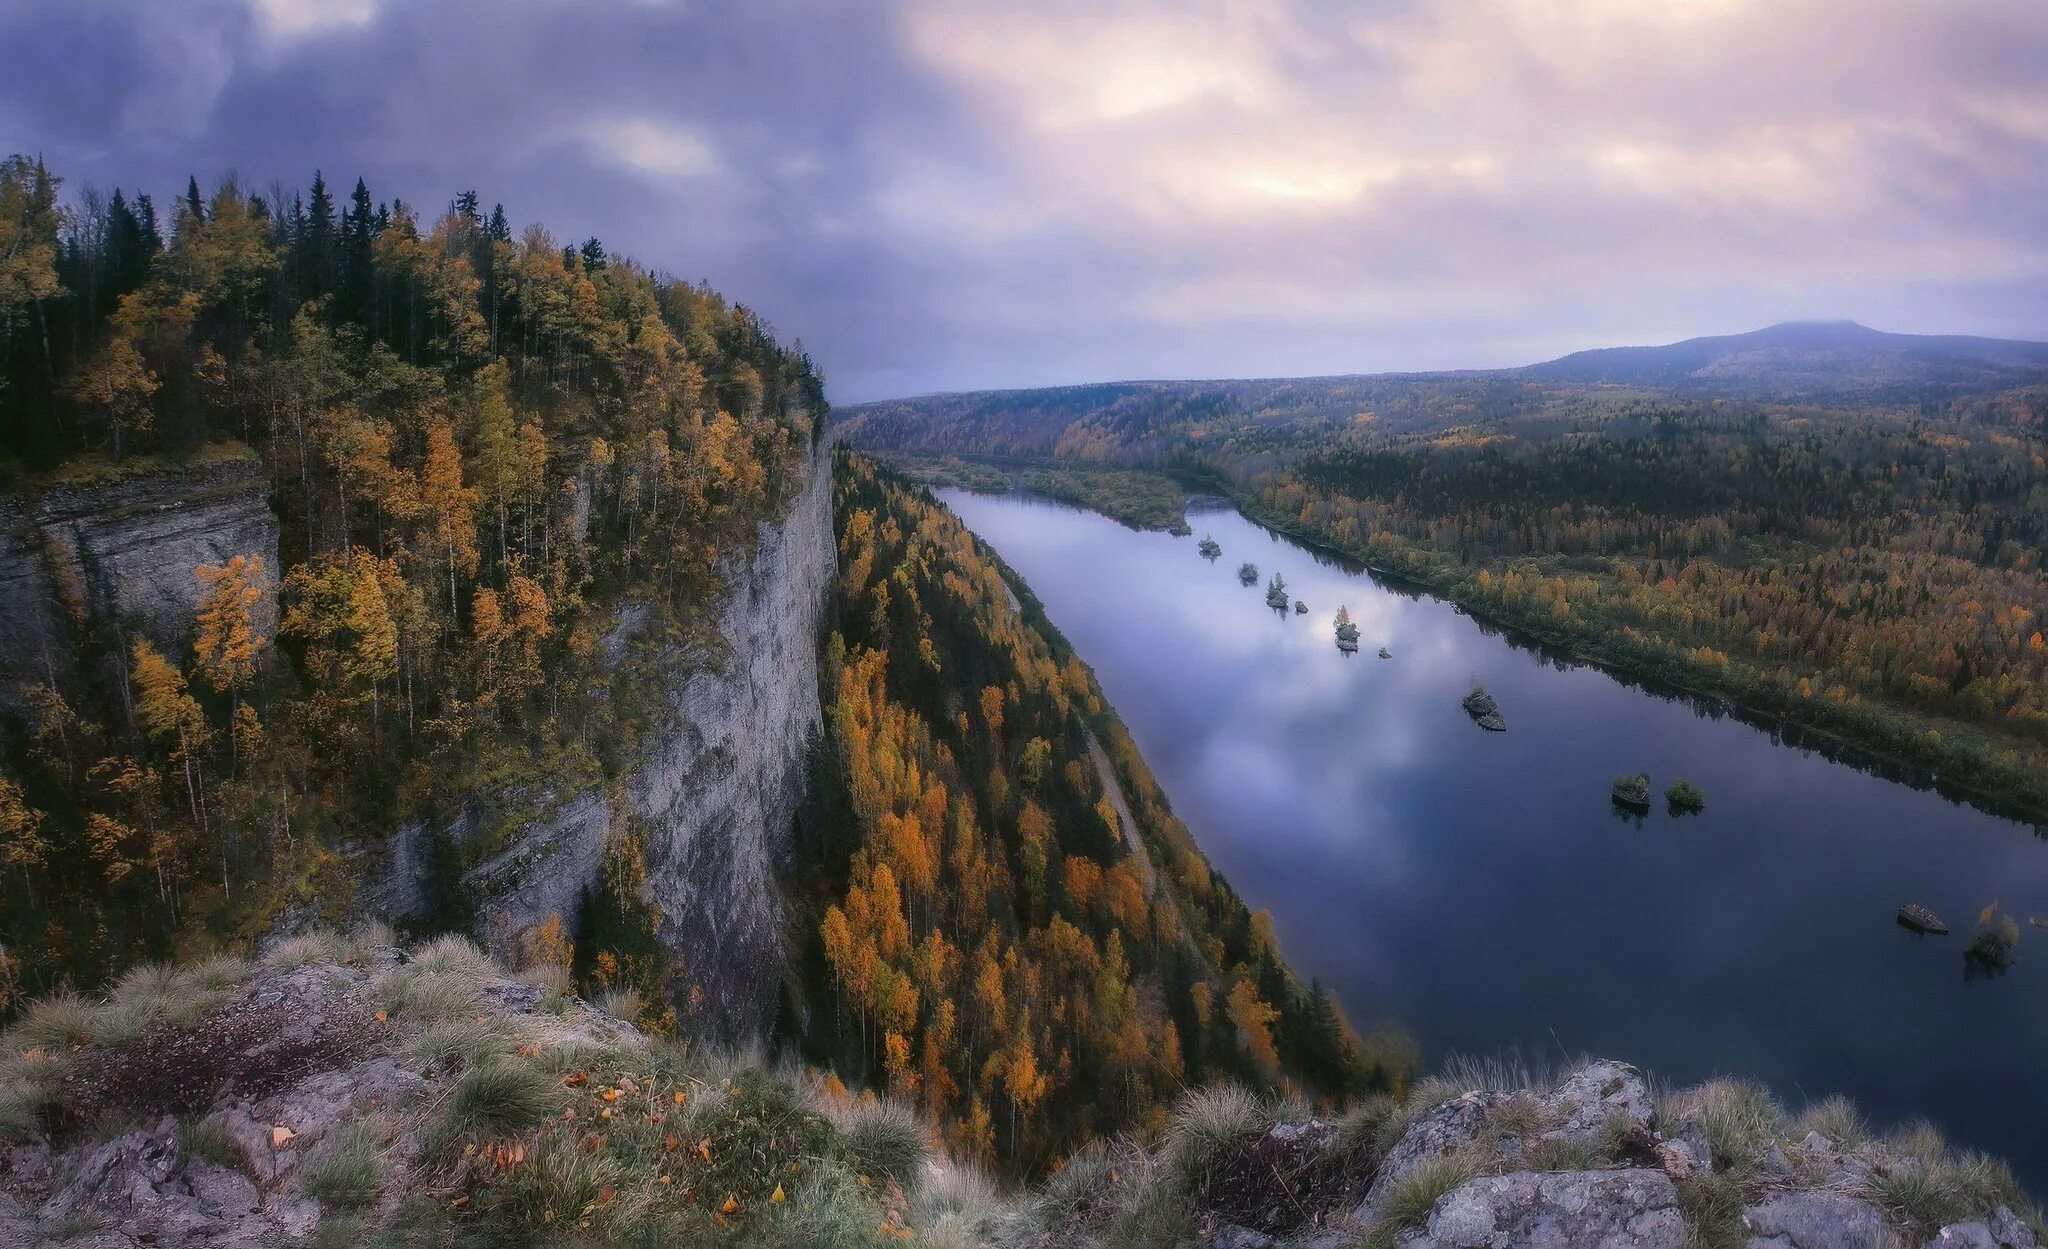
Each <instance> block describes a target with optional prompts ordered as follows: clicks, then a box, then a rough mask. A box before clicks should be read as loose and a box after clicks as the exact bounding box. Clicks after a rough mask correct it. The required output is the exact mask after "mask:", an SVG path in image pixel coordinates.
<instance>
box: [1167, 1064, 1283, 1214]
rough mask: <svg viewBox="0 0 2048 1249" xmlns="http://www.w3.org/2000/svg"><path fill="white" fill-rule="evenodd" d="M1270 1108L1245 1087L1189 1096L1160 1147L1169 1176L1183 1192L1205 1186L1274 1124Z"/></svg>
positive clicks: (1223, 1087)
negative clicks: (1250, 1140) (1236, 1151)
mask: <svg viewBox="0 0 2048 1249" xmlns="http://www.w3.org/2000/svg"><path fill="white" fill-rule="evenodd" d="M1272 1122H1273V1118H1272V1115H1271V1113H1270V1112H1269V1111H1268V1109H1267V1108H1266V1106H1265V1105H1264V1104H1262V1103H1261V1102H1260V1101H1259V1099H1258V1098H1257V1097H1255V1096H1253V1095H1252V1094H1251V1093H1250V1092H1248V1091H1247V1090H1245V1089H1244V1088H1242V1087H1240V1086H1238V1085H1234V1084H1228V1085H1216V1086H1213V1087H1210V1088H1205V1089H1196V1090H1194V1091H1192V1092H1190V1093H1186V1094H1184V1095H1183V1096H1182V1097H1181V1099H1180V1101H1179V1103H1178V1104H1177V1105H1175V1106H1174V1108H1173V1117H1172V1119H1171V1120H1169V1121H1168V1123H1167V1125H1166V1135H1165V1138H1164V1140H1163V1141H1162V1142H1161V1145H1160V1161H1161V1163H1162V1165H1163V1167H1164V1169H1165V1173H1166V1176H1167V1177H1168V1180H1169V1182H1171V1183H1172V1184H1173V1185H1174V1186H1175V1187H1176V1188H1177V1189H1178V1190H1179V1191H1181V1192H1193V1191H1195V1190H1196V1189H1198V1188H1200V1187H1201V1186H1202V1184H1203V1182H1204V1181H1205V1180H1206V1179H1207V1178H1208V1175H1209V1173H1210V1171H1211V1170H1213V1169H1214V1168H1215V1166H1216V1165H1217V1163H1219V1162H1221V1161H1223V1160H1225V1159H1226V1158H1227V1157H1229V1155H1230V1154H1231V1152H1232V1150H1233V1149H1234V1148H1235V1147H1236V1146H1238V1145H1240V1144H1242V1143H1243V1141H1244V1139H1245V1138H1246V1137H1247V1136H1250V1135H1251V1134H1252V1133H1254V1132H1257V1131H1260V1130H1261V1129H1263V1128H1266V1127H1269V1126H1271V1124H1272Z"/></svg>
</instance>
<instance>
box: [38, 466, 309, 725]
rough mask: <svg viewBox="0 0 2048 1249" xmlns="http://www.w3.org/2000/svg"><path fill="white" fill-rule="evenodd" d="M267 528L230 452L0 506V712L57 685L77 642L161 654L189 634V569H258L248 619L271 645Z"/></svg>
mask: <svg viewBox="0 0 2048 1249" xmlns="http://www.w3.org/2000/svg"><path fill="white" fill-rule="evenodd" d="M277 539H278V526H277V518H276V516H274V515H273V514H272V513H271V510H270V505H269V500H268V487H267V485H266V483H265V481H264V476H263V466H262V464H261V463H260V462H259V461H258V460H257V459H256V458H255V457H254V456H253V455H251V454H249V453H248V452H246V451H245V450H243V449H242V448H240V447H239V446H224V447H215V448H209V449H208V453H207V454H204V455H201V456H199V457H196V458H194V459H191V460H189V461H184V462H171V463H163V464H157V463H153V462H147V461H141V462H131V463H130V464H128V465H125V466H123V467H122V468H120V469H106V470H102V471H101V472H99V473H98V474H97V475H94V474H85V475H82V476H80V477H77V478H74V479H72V480H67V481H63V482H59V483H57V484H54V485H51V486H49V487H47V488H45V489H43V490H41V491H39V492H37V493H34V494H32V495H29V496H27V497H24V498H21V499H18V500H4V501H0V703H6V702H10V701H12V700H13V698H14V697H15V696H17V695H18V693H19V689H20V687H21V686H23V685H26V684H33V683H35V682H38V681H49V680H51V679H52V678H53V677H57V678H62V677H64V676H67V675H68V674H69V673H70V672H71V671H72V670H73V667H74V665H75V664H76V662H77V645H76V641H77V639H76V634H77V633H79V632H84V631H90V632H93V633H97V634H99V635H101V637H102V638H104V639H106V640H110V641H114V642H116V643H117V644H118V641H119V638H120V636H121V635H122V634H123V633H124V631H125V630H127V629H129V628H133V629H136V630H139V631H140V632H141V634H142V635H143V636H144V637H147V638H148V639H149V640H150V641H152V642H154V643H155V644H156V645H157V647H158V648H159V649H161V650H163V651H165V652H166V653H167V654H172V655H179V654H181V653H182V652H183V651H184V649H185V647H186V644H187V643H188V641H189V639H190V637H191V632H192V613H193V609H194V608H195V607H197V606H198V603H199V595H200V587H199V583H198V581H197V579H196V578H195V577H194V576H193V569H195V568H197V567H198V566H199V565H201V564H223V563H226V562H227V561H228V560H229V559H231V558H233V557H234V556H236V555H253V556H259V557H261V559H262V560H263V577H262V581H261V583H260V584H261V588H262V590H263V591H264V593H263V595H262V597H261V598H260V600H259V601H258V602H257V604H256V606H255V608H254V610H253V611H252V616H253V617H254V623H255V625H256V627H257V629H258V631H259V633H261V634H262V635H263V636H265V637H270V636H274V635H275V633H276V623H277V584H278V558H277Z"/></svg>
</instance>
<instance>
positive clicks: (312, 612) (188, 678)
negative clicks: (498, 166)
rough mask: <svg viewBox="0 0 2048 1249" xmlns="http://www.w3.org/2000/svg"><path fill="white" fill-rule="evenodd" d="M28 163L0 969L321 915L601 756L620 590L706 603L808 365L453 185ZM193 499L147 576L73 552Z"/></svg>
mask: <svg viewBox="0 0 2048 1249" xmlns="http://www.w3.org/2000/svg"><path fill="white" fill-rule="evenodd" d="M57 192H58V182H57V179H56V178H55V176H54V175H52V174H51V173H50V172H48V171H47V170H46V169H45V168H44V167H43V166H42V165H41V164H40V163H39V162H36V161H32V160H27V159H23V158H15V159H12V160H10V161H8V162H6V163H5V165H4V166H0V231H5V234H4V235H0V256H4V257H5V260H4V262H0V263H4V265H5V268H4V271H0V370H4V371H0V480H4V482H5V492H6V496H7V498H6V503H7V506H6V507H4V508H0V519H4V521H5V522H6V523H5V525H4V526H0V528H4V530H5V533H4V537H5V543H4V549H0V557H4V558H0V565H4V569H0V571H4V572H5V573H6V576H4V577H0V583H4V584H0V591H5V592H6V593H8V594H10V595H14V596H16V597H11V598H10V599H9V601H8V606H9V615H10V625H11V624H12V623H14V621H15V618H17V617H19V616H24V615H25V614H26V613H27V609H23V611H22V612H16V611H15V610H14V609H15V608H16V606H17V605H18V602H27V603H29V604H30V605H31V606H36V604H38V603H40V604H41V605H43V606H47V607H48V609H49V610H48V611H47V612H44V613H43V614H45V615H47V616H48V618H49V621H50V624H51V628H50V630H49V631H47V632H45V633H41V634H38V635H37V636H36V640H37V642H38V644H39V645H41V646H42V647H43V648H44V653H41V654H37V655H34V656H30V657H26V658H27V659H28V662H19V663H17V662H15V661H16V660H22V659H24V656H22V655H19V654H15V655H10V657H9V663H8V664H7V665H0V668H4V671H5V672H6V674H7V675H8V676H9V678H10V679H9V680H8V681H6V682H4V684H5V686H6V688H5V689H4V690H0V860H4V864H5V867H6V869H7V871H6V879H5V885H4V891H5V900H6V909H5V912H4V921H0V941H4V954H5V964H4V969H0V970H4V973H5V974H4V975H0V986H4V988H5V989H6V990H7V991H9V992H12V991H15V990H17V989H38V990H47V989H49V988H51V987H54V986H55V985H57V984H59V983H61V982H64V981H72V982H77V983H88V984H89V983H95V982H98V981H99V980H100V979H102V978H103V977H105V976H106V975H107V974H108V973H110V972H112V971H114V970H117V969H118V968H120V967H121V966H123V965H125V964H126V963H127V962H129V961H130V960H132V959H134V958H136V957H138V956H141V955H145V954H153V953H161V952H163V951H165V950H167V949H169V948H171V947H172V946H184V947H200V948H204V947H206V946H209V945H211V944H214V943H217V942H221V941H223V940H228V939H233V938H236V937H251V936H254V935H257V934H259V933H261V932H263V931H265V930H267V929H268V928H270V927H272V926H273V925H275V924H278V923H280V922H282V923H288V924H293V923H303V922H306V921H307V920H309V919H311V918H314V917H316V916H319V915H321V914H323V913H325V914H330V915H331V914H333V913H335V912H337V911H339V910H341V909H345V908H347V907H348V906H349V905H350V904H351V900H352V899H353V898H354V895H355V893H356V890H357V888H358V887H359V886H361V885H362V884H364V883H365V882H364V881H363V880H362V879H361V877H362V874H363V872H364V871H365V870H366V864H365V862H364V861H363V860H362V859H361V858H360V855H361V854H362V853H363V846H364V845H365V844H368V845H371V846H375V845H376V844H378V843H380V842H381V840H382V839H383V838H384V837H385V836H386V835H387V834H389V833H390V832H391V831H392V830H393V829H395V828H397V827H398V826H400V825H402V824H404V823H405V822H407V821H408V820H412V819H415V818H418V817H420V816H422V815H423V814H425V813H429V812H433V811H437V810H438V811H446V810H452V809H454V808H455V807H456V806H457V805H459V804H460V803H461V802H462V801H464V800H465V799H467V798H468V797H469V796H470V795H471V794H473V793H474V792H476V791H477V790H478V789H479V788H481V787H485V786H489V785H491V784H494V783H497V782H500V781H503V780H506V779H508V778H514V777H518V778H529V779H530V778H535V777H541V778H547V779H548V780H550V781H551V782H555V783H559V784H564V785H570V786H572V787H573V786H574V785H577V784H583V785H597V784H599V783H601V782H603V781H604V780H605V778H608V777H616V776H617V775H618V774H619V772H620V770H621V769H622V768H623V767H625V766H626V763H627V761H628V759H629V757H630V755H631V752H632V750H633V748H634V746H635V744H636V735H637V734H638V732H639V731H640V726H639V720H640V709H639V708H636V707H635V706H634V705H632V704H631V703H630V701H621V700H620V699H619V698H615V697H611V696H610V694H611V693H612V690H611V686H610V674H609V669H610V668H611V667H613V666H615V658H616V657H615V656H610V657H608V656H607V653H606V652H607V648H608V646H610V647H611V648H612V649H616V647H617V646H618V645H620V644H619V643H612V642H608V638H609V631H610V630H611V629H612V628H613V625H614V622H615V620H616V618H617V614H618V611H619V609H620V606H621V605H622V604H623V603H625V602H627V601H631V602H633V603H635V604H637V605H638V606H637V608H636V610H637V611H638V612H639V617H638V618H639V619H640V620H641V623H642V625H643V626H645V627H646V628H651V629H653V630H654V631H655V632H656V633H658V634H662V635H667V636H679V637H687V636H689V635H690V634H691V632H692V630H695V629H700V628H701V623H702V620H703V617H704V616H705V614H706V613H707V611H708V610H709V608H710V607H711V606H712V605H713V604H714V603H715V602H716V600H717V598H718V596H719V592H720V590H721V584H722V572H721V569H722V566H723V564H722V561H724V560H725V559H726V558H727V557H728V556H729V555H731V554H732V553H734V552H737V551H744V550H745V549H747V548H748V547H749V546H751V544H753V543H754V542H755V540H756V534H757V526H758V524H759V523H760V522H761V521H763V520H766V519H770V518H773V517H774V516H776V515H777V514H778V513H779V511H780V509H781V508H782V506H783V503H784V501H785V499H786V498H787V497H788V496H789V495H790V493H791V492H792V491H793V490H795V489H797V488H799V486H800V485H801V483H802V482H803V480H804V479H805V478H807V477H808V476H809V474H808V467H809V463H810V450H809V449H810V447H811V444H812V443H813V441H814V439H815V436H816V432H817V430H818V428H819V425H820V422H822V420H823V416H824V400H823V394H822V388H821V383H820V380H819V378H818V376H817V374H816V372H815V371H814V370H813V369H812V367H811V365H810V363H809V361H808V360H807V359H806V358H805V357H804V356H803V355H802V354H801V353H800V352H796V351H792V350H789V349H786V348H784V347H782V346H780V345H778V344H777V343H776V341H775V340H774V338H773V337H772V336H771V335H770V334H769V332H768V330H767V328H766V327H765V326H764V325H763V324H762V323H761V321H760V320H759V318H757V317H756V316H755V315H754V314H753V313H751V312H750V311H748V310H747V309H746V308H744V307H741V306H737V305H733V304H730V303H728V302H726V301H725V300H724V299H723V298H721V297H720V296H719V295H717V294H716V293H714V292H712V291H710V290H708V289H704V288H702V287H697V286H691V285H688V284H685V283H681V282H677V281H674V280H671V279H669V278H666V277H663V276H661V275H658V274H656V273H653V272H650V271H648V270H647V269H644V268H642V267H640V266H638V265H636V264H634V263H632V262H631V261H628V260H625V259H623V258H619V257H614V256H610V255H608V254H606V252H605V250H604V248H603V247H602V246H601V245H600V244H599V243H598V242H597V241H596V240H590V241H588V242H585V243H583V244H582V245H581V246H580V247H564V246H562V245H560V244H559V243H557V241H556V240H554V239H553V238H552V237H551V236H550V235H549V234H548V233H547V232H546V231H545V230H543V229H541V228H540V227H538V226H534V227H529V228H528V229H527V230H526V231H525V232H524V233H523V234H520V235H518V236H516V237H515V235H514V232H513V230H512V228H511V226H510V225H509V224H508V222H507V219H506V216H505V213H504V211H503V210H502V209H497V210H493V211H490V212H488V213H486V212H484V211H482V209H481V208H480V201H479V200H478V199H477V197H476V196H475V195H474V194H473V193H464V194H462V195H460V196H457V197H456V198H455V200H454V201H453V202H452V203H451V204H450V205H449V206H448V207H447V208H446V210H445V211H442V212H439V213H437V214H435V215H434V218H433V220H432V221H431V222H428V221H423V219H422V216H421V214H420V213H419V212H418V210H416V209H415V208H414V207H413V206H410V205H407V204H404V203H399V202H396V201H393V202H388V203H381V204H380V203H374V202H373V201H372V200H371V198H370V195H369V193H368V191H367V189H366V188H365V187H364V186H363V185H362V184H361V183H360V182H358V183H357V184H356V187H355V190H354V193H353V194H352V195H351V196H350V197H349V198H348V202H347V204H346V205H345V206H337V204H336V202H335V197H334V196H333V195H332V194H331V193H330V191H329V189H328V188H327V186H326V184H325V183H324V182H323V181H321V180H319V179H317V178H316V179H315V181H314V184H313V186H312V188H311V189H310V191H309V192H308V193H307V194H305V195H303V196H302V195H300V194H299V193H297V192H285V193H282V194H280V193H272V194H271V195H269V196H267V197H266V196H259V195H254V194H251V193H249V192H248V191H247V190H245V189H244V188H243V187H242V186H240V185H238V184H237V183H236V182H234V181H233V180H229V181H226V182H224V183H222V184H221V185H220V186H218V187H216V188H215V189H214V190H213V191H212V192H211V193H210V194H202V192H201V190H200V188H199V187H198V185H197V184H196V183H194V184H192V185H191V186H190V187H189V188H188V190H187V192H186V194H185V195H184V196H182V197H181V198H179V199H178V200H176V201H175V202H173V203H171V204H169V205H168V206H166V207H165V208H163V209H159V208H158V207H157V206H156V205H155V204H154V203H153V202H152V201H151V200H150V199H149V197H147V196H136V197H134V198H133V199H130V198H128V197H126V196H124V195H123V194H121V193H119V192H115V193H114V194H112V195H108V196H101V195H99V194H96V193H87V194H85V195H83V196H81V197H79V198H78V199H77V200H76V202H75V203H73V204H70V205H66V204H63V203H60V201H59V199H58V194H57ZM224 474H225V475H224ZM166 483H169V484H168V485H166ZM151 491H158V492H160V493H163V492H168V493H164V495H163V497H162V498H161V499H156V500H155V501H152V499H153V496H152V495H151V494H150V492H151ZM223 500H224V501H225V503H222V501H223ZM216 504H222V505H223V506H228V507H229V509H230V512H231V513H232V517H233V518H234V524H232V525H224V526H223V525H214V526H211V528H210V529H209V532H210V533H211V534H212V537H210V538H204V540H202V539H201V538H195V537H192V535H189V534H188V535H186V539H190V540H185V539H180V540H179V541H178V542H169V540H168V539H165V541H163V542H159V541H158V540H157V538H156V537H151V538H150V539H149V540H148V541H147V542H142V543H141V545H140V546H139V547H138V548H137V549H138V550H141V551H144V552H146V553H153V554H148V555H147V559H148V560H149V561H153V562H155V563H157V564H159V565H165V566H161V567H155V568H137V567H132V566H130V565H132V564H133V563H134V561H132V560H131V561H130V562H129V564H123V563H122V562H121V561H120V560H119V559H117V558H115V557H114V553H110V552H109V551H108V550H105V549H101V548H102V546H103V545H104V544H103V543H100V542H99V536H103V535H105V534H108V533H113V532H115V531H116V530H121V532H124V533H125V532H127V530H125V529H122V526H124V525H128V524H129V522H131V521H133V520H135V519H136V518H137V517H138V516H140V517H148V516H155V515H161V516H163V517H166V518H170V519H172V520H177V522H178V523H180V524H185V523H188V522H192V518H194V517H195V516H197V515H198V514H199V512H198V510H197V509H201V508H203V507H211V506H215V505H216ZM180 518H182V519H180ZM236 526H242V528H237V527H236ZM201 527H202V528H206V527H207V526H201ZM244 532H246V533H247V534H249V535H253V536H251V537H249V538H248V539H247V541H248V543H249V544H250V546H249V548H247V549H235V550H229V549H227V546H228V545H240V543H241V542H242V540H241V539H234V538H228V539H222V538H220V536H219V535H220V534H222V533H228V534H234V533H244ZM130 536H131V537H132V536H133V535H132V534H131V535H130ZM124 540H125V539H124ZM138 541H140V540H139V539H138ZM209 542H210V543H212V545H208V543H209ZM166 543H168V545H167V544H166ZM88 548H89V549H88ZM259 548H260V549H259ZM195 551H200V552H205V551H213V552H215V553H216V554H217V556H218V558H205V557H203V556H202V557H200V558H199V559H198V560H197V561H196V566H195V561H194V559H193V558H191V556H192V553H193V552H195ZM167 552H168V553H171V554H167ZM174 556H183V557H184V558H176V557H174ZM273 562H274V563H275V564H276V565H281V567H278V566H266V565H271V564H273ZM81 569H83V570H85V571H86V573H87V574H88V577H87V579H85V580H83V581H82V580H81V579H80V576H79V570H81ZM101 581H105V582H108V583H110V584H100V582H101ZM181 595H182V597H181ZM145 608H146V609H147V610H143V609H145ZM11 637H12V635H11V634H10V638H11ZM628 692H629V693H630V691H628ZM429 867H430V868H431V865H429ZM425 874H426V875H427V876H428V877H429V879H430V880H439V881H441V882H443V883H444V884H446V883H447V882H448V881H449V879H450V877H451V875H452V873H451V871H450V870H449V868H448V865H443V866H442V868H441V869H440V870H429V871H427V872H426V873H425ZM460 902H461V899H459V898H457V897H455V896H453V894H452V893H444V894H443V895H442V896H440V897H439V898H438V899H430V904H432V905H430V910H431V909H433V908H434V907H436V906H437V907H438V913H433V914H429V915H427V916H425V917H423V919H422V921H421V922H422V923H423V925H424V926H428V927H436V926H443V925H459V924H461V923H463V922H464V919H465V917H464V915H463V914H461V907H460Z"/></svg>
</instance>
